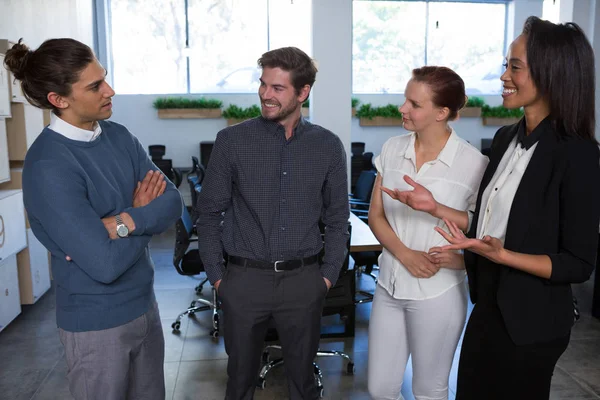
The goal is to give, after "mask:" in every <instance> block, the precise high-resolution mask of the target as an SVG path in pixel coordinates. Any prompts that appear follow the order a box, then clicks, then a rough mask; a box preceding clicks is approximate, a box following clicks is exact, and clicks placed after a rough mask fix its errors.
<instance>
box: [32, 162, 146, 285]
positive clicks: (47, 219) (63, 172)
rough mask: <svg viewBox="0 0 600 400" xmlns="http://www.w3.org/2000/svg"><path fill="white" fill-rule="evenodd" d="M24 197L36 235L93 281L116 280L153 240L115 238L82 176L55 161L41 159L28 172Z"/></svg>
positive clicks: (106, 281)
mask: <svg viewBox="0 0 600 400" xmlns="http://www.w3.org/2000/svg"><path fill="white" fill-rule="evenodd" d="M23 198H24V203H25V208H26V210H27V214H28V216H29V218H33V219H35V221H36V224H32V228H34V231H33V232H34V234H35V235H36V237H38V239H39V240H40V241H41V242H42V243H43V244H44V246H45V247H46V248H48V249H50V250H51V251H53V252H56V250H55V249H59V250H60V251H61V252H62V253H63V255H65V256H66V255H68V256H69V257H71V259H72V262H73V263H75V264H77V266H78V267H79V268H81V269H82V270H83V271H84V272H85V273H86V274H88V275H89V276H90V277H91V278H92V279H94V280H95V281H98V282H101V283H105V284H109V283H111V282H114V281H115V280H117V279H118V278H119V277H120V276H121V275H122V274H123V273H125V272H126V271H127V270H128V269H129V268H130V267H131V266H133V265H134V264H135V262H136V261H137V260H138V259H139V258H140V257H141V256H142V255H143V254H144V252H145V251H146V248H147V246H148V243H149V242H150V238H151V236H136V237H129V238H125V239H117V240H111V239H110V238H109V236H108V233H107V231H106V228H105V227H104V224H103V223H102V220H101V218H100V216H98V214H97V213H96V212H95V211H94V209H93V207H92V205H91V203H90V202H89V200H88V197H87V188H86V185H85V182H84V181H83V179H82V177H81V176H79V175H77V174H76V173H75V172H74V171H72V170H70V169H69V168H65V167H61V166H59V165H57V164H56V163H54V162H52V161H38V162H36V163H34V164H32V165H31V166H30V167H29V168H27V169H25V170H24V172H23ZM40 229H41V230H42V232H40V231H39V230H40ZM36 230H38V232H36Z"/></svg>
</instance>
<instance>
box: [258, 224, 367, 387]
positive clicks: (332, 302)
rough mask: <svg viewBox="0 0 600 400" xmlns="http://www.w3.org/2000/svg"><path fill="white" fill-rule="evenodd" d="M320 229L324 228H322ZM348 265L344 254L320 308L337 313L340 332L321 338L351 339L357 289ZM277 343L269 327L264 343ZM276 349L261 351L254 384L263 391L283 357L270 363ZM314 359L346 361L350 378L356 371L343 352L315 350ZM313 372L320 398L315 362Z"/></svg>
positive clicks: (320, 380)
mask: <svg viewBox="0 0 600 400" xmlns="http://www.w3.org/2000/svg"><path fill="white" fill-rule="evenodd" d="M321 228H323V226H322V225H321ZM321 232H323V229H322V230H321ZM348 232H349V233H350V235H352V227H351V226H349V227H348ZM350 235H349V236H348V242H347V248H348V251H349V250H350ZM320 257H321V259H322V257H323V252H321V256H320ZM349 262H350V256H349V253H346V259H345V261H344V264H343V265H342V269H341V271H340V277H339V279H338V281H337V282H336V284H335V286H333V287H331V288H330V289H329V292H327V295H326V297H325V305H324V307H323V316H328V315H334V314H340V318H341V320H342V321H343V322H344V330H343V331H342V332H341V333H337V332H336V333H328V332H325V333H323V332H321V337H322V338H331V337H348V336H354V323H355V311H356V305H355V302H354V296H355V290H356V281H355V274H354V271H350V270H348V266H349ZM277 340H278V337H277V331H276V330H275V329H274V327H271V328H269V330H268V331H267V336H266V338H265V341H266V342H267V343H269V342H274V341H277ZM275 349H276V350H281V345H279V344H267V345H266V346H265V348H264V350H263V354H262V361H263V364H264V365H263V367H262V368H261V370H260V373H259V375H258V381H257V383H256V386H257V387H259V388H261V389H264V388H265V386H266V378H267V374H268V373H269V371H271V370H272V369H273V368H275V367H276V366H278V365H282V364H283V357H280V358H276V359H274V360H270V357H269V356H270V351H271V350H275ZM316 357H341V358H343V359H345V360H346V361H347V362H348V363H347V364H346V372H347V373H348V374H350V375H353V374H354V372H355V367H354V361H352V358H350V356H349V355H347V354H346V353H344V352H341V351H335V350H317V355H316ZM313 369H314V374H315V381H316V384H317V389H318V390H319V394H320V397H323V392H324V388H323V374H322V373H321V369H320V368H319V366H318V365H317V363H316V362H313Z"/></svg>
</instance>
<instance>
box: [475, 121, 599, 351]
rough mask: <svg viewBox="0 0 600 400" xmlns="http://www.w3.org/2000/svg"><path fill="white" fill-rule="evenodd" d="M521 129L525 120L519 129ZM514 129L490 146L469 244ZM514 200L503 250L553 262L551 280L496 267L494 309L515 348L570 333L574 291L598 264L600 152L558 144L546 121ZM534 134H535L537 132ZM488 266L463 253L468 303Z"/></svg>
mask: <svg viewBox="0 0 600 400" xmlns="http://www.w3.org/2000/svg"><path fill="white" fill-rule="evenodd" d="M520 123H524V119H523V120H522V121H521V122H520ZM518 128H519V123H517V124H514V125H510V126H505V127H502V128H500V129H499V130H498V132H496V135H495V136H494V140H493V142H492V147H491V153H490V163H489V164H488V167H487V169H486V171H485V173H484V175H483V178H482V181H481V185H480V188H479V194H478V197H477V206H476V210H475V214H474V216H473V223H472V224H471V229H470V231H469V234H468V236H469V237H475V236H476V232H477V231H476V230H477V221H478V218H479V211H480V209H481V197H482V194H483V192H484V190H485V188H486V187H487V186H488V184H489V183H490V180H491V178H492V177H493V175H494V173H495V172H496V169H497V168H498V164H499V163H500V160H501V159H502V156H503V155H504V153H505V152H506V150H507V148H508V145H509V144H510V142H511V141H512V139H513V138H514V137H515V135H516V134H517V132H518ZM539 128H540V129H543V132H542V134H541V137H540V140H539V142H538V145H537V148H536V149H535V152H534V154H533V156H532V158H531V160H530V162H529V164H528V166H527V169H526V170H525V173H524V175H523V178H522V180H521V183H520V184H519V187H518V189H517V192H516V194H515V197H514V200H513V203H512V207H511V209H510V214H509V217H508V225H507V228H506V237H505V243H504V247H505V248H506V249H508V250H513V251H515V252H519V253H525V254H546V255H548V256H549V257H550V258H551V260H552V276H551V277H550V279H544V278H539V277H537V276H534V275H531V274H528V273H525V272H522V271H519V270H517V269H514V268H510V267H506V266H501V267H500V270H501V272H500V277H499V283H498V292H497V301H498V307H499V308H500V311H501V313H502V317H503V319H504V323H505V325H506V328H507V330H508V333H509V335H510V337H511V338H512V340H513V341H514V342H515V344H517V345H524V344H530V343H536V342H544V341H549V340H552V339H555V338H558V337H563V336H566V335H567V334H569V332H570V329H571V327H572V325H573V302H572V293H571V285H570V284H571V283H579V282H584V281H586V280H587V279H589V277H590V275H591V273H592V271H593V269H594V266H595V260H596V250H597V244H598V221H599V219H600V151H599V150H598V146H597V145H596V144H595V143H593V142H591V141H589V140H583V139H579V138H575V137H560V136H559V135H558V134H557V133H556V132H555V131H554V129H553V128H552V126H551V124H550V122H549V120H548V119H546V120H544V121H542V122H541V123H540V126H539ZM536 129H537V128H536ZM491 263H492V262H491V261H490V260H488V259H486V258H484V257H481V256H478V255H477V254H474V253H472V252H469V251H465V265H466V269H467V273H468V276H469V289H470V293H471V300H472V301H473V303H475V302H477V295H478V293H477V285H476V282H477V277H476V276H477V272H478V271H480V270H481V269H484V268H486V266H488V265H489V264H491Z"/></svg>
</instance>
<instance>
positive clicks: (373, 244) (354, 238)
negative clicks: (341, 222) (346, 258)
mask: <svg viewBox="0 0 600 400" xmlns="http://www.w3.org/2000/svg"><path fill="white" fill-rule="evenodd" d="M349 221H350V225H352V235H351V236H350V253H354V252H359V251H381V249H382V246H381V243H379V241H378V240H377V238H376V237H375V235H373V232H371V228H369V225H367V224H366V223H365V222H364V221H363V220H362V219H360V218H358V217H357V216H356V215H355V214H354V213H352V212H351V213H350V219H349Z"/></svg>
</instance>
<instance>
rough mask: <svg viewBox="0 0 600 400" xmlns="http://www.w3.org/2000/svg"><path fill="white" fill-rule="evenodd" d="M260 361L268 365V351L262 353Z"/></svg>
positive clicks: (269, 359) (269, 358)
mask: <svg viewBox="0 0 600 400" xmlns="http://www.w3.org/2000/svg"><path fill="white" fill-rule="evenodd" d="M261 360H262V363H263V364H268V363H269V361H271V357H270V354H269V352H268V351H263V353H262V356H261Z"/></svg>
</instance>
